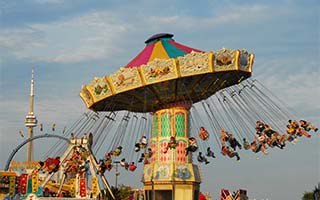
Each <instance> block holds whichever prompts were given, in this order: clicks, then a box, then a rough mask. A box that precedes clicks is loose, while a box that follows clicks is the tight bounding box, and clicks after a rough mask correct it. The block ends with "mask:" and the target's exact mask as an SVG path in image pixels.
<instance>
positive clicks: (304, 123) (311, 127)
mask: <svg viewBox="0 0 320 200" xmlns="http://www.w3.org/2000/svg"><path fill="white" fill-rule="evenodd" d="M299 123H300V127H301V128H303V129H304V130H305V131H311V130H313V131H314V132H317V131H318V128H317V127H315V126H314V125H313V124H311V123H310V122H307V121H305V120H303V119H301V120H300V121H299Z"/></svg>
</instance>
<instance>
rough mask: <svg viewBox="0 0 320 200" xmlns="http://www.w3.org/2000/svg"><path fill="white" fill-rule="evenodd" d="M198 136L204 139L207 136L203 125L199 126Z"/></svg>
mask: <svg viewBox="0 0 320 200" xmlns="http://www.w3.org/2000/svg"><path fill="white" fill-rule="evenodd" d="M198 136H199V138H201V139H202V140H203V141H204V140H207V139H208V138H209V133H208V131H207V130H206V129H205V128H204V127H203V126H201V127H200V131H199V133H198Z"/></svg>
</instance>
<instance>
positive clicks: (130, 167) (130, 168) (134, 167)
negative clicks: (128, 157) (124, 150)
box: [129, 162, 137, 172]
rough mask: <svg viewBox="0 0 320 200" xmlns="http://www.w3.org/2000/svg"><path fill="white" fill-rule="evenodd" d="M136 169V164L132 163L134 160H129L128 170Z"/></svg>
mask: <svg viewBox="0 0 320 200" xmlns="http://www.w3.org/2000/svg"><path fill="white" fill-rule="evenodd" d="M136 169H137V166H136V165H135V164H134V162H131V163H130V164H129V170H130V171H132V172H133V171H134V170H136Z"/></svg>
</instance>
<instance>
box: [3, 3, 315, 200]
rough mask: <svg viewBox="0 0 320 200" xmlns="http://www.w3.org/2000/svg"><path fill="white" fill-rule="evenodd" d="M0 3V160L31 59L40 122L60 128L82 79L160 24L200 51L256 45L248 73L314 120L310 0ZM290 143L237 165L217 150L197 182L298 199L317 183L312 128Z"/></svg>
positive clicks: (20, 119) (135, 47)
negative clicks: (308, 136) (217, 154)
mask: <svg viewBox="0 0 320 200" xmlns="http://www.w3.org/2000/svg"><path fill="white" fill-rule="evenodd" d="M0 7H1V12H0V20H1V21H0V22H1V24H0V60H1V62H0V67H1V68H0V70H1V71H0V75H1V77H0V88H1V95H0V102H1V104H0V109H1V112H0V131H1V132H0V134H1V139H0V168H2V166H4V164H5V161H6V159H7V157H8V154H9V153H10V152H11V151H12V149H13V148H14V147H15V146H17V145H18V144H19V143H20V142H22V141H23V139H22V138H21V137H20V136H19V134H18V132H19V130H23V131H24V133H26V128H24V124H23V123H24V117H25V115H26V114H27V112H28V104H29V102H28V100H29V97H28V95H29V84H30V76H31V67H32V66H33V65H34V66H35V72H36V77H35V79H36V86H35V89H36V97H35V100H36V105H35V113H36V116H37V118H38V120H39V122H42V123H43V124H45V125H47V126H49V124H51V123H52V122H56V123H57V124H59V127H64V126H68V125H71V124H72V123H73V122H74V121H76V120H77V119H78V118H79V116H80V115H81V114H82V113H83V112H85V111H86V107H85V105H84V103H83V102H82V100H81V99H80V97H79V91H80V89H81V86H82V85H84V84H86V83H89V82H90V81H91V80H92V79H93V78H94V77H96V76H97V77H101V76H104V75H107V74H111V73H113V72H115V71H116V70H117V69H119V68H120V67H121V66H124V65H126V64H127V63H128V62H129V61H130V60H131V59H132V58H133V57H135V56H136V55H137V54H138V53H139V52H140V50H141V49H143V48H144V46H145V44H144V41H145V40H146V39H147V38H148V37H150V36H151V35H153V34H156V33H160V32H168V33H173V34H174V35H175V37H174V39H175V40H176V41H177V42H179V43H182V44H185V45H188V46H191V47H194V48H197V49H201V50H205V51H210V50H212V51H215V50H219V49H220V48H222V47H225V48H230V49H242V48H246V49H247V50H248V51H249V52H253V53H255V56H256V57H255V64H254V68H253V78H257V79H259V80H260V81H261V82H262V83H263V84H264V85H266V86H267V87H268V88H269V89H271V90H272V91H273V93H275V94H276V95H277V96H278V97H279V98H280V99H282V100H283V101H284V102H286V105H287V106H288V107H289V108H291V109H293V110H294V112H295V113H297V114H298V116H299V117H301V118H305V119H307V120H310V121H312V122H313V123H314V124H316V125H317V126H320V104H319V103H318V102H319V98H320V86H319V75H320V74H319V64H320V62H319V56H320V51H319V50H320V22H319V19H320V15H319V11H320V9H319V7H320V3H319V2H318V1H312V0H306V1H293V0H283V1H241V2H240V1H202V0H201V1H167V0H165V1H147V0H145V1H115V0H114V1H102V0H101V1H99V0H91V1H84V0H75V1H71V0H28V1H27V0H24V1H15V0H2V1H0ZM35 134H37V133H35ZM46 142H47V141H46ZM50 142H51V141H48V143H50ZM298 144H299V145H296V146H294V147H291V148H288V149H285V150H283V151H275V152H272V153H271V155H270V156H268V157H264V158H261V159H259V160H257V159H256V157H254V156H253V155H252V154H244V155H243V156H244V159H242V161H241V163H240V164H239V163H235V162H231V161H230V160H227V159H223V158H221V157H220V158H219V159H217V160H216V163H214V164H213V165H210V166H206V167H202V173H203V179H204V180H203V183H202V185H201V186H202V190H203V191H204V192H211V194H212V195H213V196H214V197H215V198H218V191H219V189H220V188H223V187H225V188H229V189H231V190H236V189H238V188H246V189H247V190H248V192H249V196H250V197H252V198H253V197H254V198H256V199H269V200H271V199H272V200H279V199H281V200H286V199H287V200H291V199H299V198H300V196H301V195H302V194H303V192H304V191H306V190H311V189H313V188H314V186H315V185H316V184H317V182H319V181H320V170H319V169H320V155H319V152H320V146H319V145H320V144H319V135H314V136H313V138H312V140H302V141H301V142H300V143H298ZM35 145H39V148H37V149H38V151H39V153H40V152H45V150H44V149H45V147H44V146H41V145H43V144H39V143H37V142H36V143H35ZM23 151H24V149H23V150H22V152H21V153H19V155H17V157H16V159H19V158H24V156H25V154H24V153H23ZM36 157H37V155H36ZM128 176H131V175H128ZM133 177H137V176H133ZM110 179H111V180H112V177H110ZM126 181H127V180H126V179H125V178H124V177H122V178H121V176H120V183H121V182H122V183H126ZM132 184H135V185H137V186H138V187H141V183H140V182H138V181H132Z"/></svg>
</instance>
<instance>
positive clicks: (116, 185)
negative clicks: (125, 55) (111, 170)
mask: <svg viewBox="0 0 320 200" xmlns="http://www.w3.org/2000/svg"><path fill="white" fill-rule="evenodd" d="M113 163H115V164H116V183H115V187H116V189H117V188H118V176H119V175H120V173H119V172H118V164H119V163H120V161H114V162H113Z"/></svg>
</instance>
